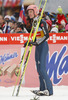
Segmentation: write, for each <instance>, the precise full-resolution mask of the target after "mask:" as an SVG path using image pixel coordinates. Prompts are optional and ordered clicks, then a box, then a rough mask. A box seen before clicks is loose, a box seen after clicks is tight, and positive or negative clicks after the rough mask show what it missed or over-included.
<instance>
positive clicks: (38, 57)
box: [35, 20, 53, 95]
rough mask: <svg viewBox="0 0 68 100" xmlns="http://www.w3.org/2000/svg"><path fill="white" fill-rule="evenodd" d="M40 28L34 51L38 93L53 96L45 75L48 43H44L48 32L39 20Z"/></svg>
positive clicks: (44, 24)
mask: <svg viewBox="0 0 68 100" xmlns="http://www.w3.org/2000/svg"><path fill="white" fill-rule="evenodd" d="M40 28H41V29H42V31H43V32H41V34H40V35H39V36H38V34H37V36H36V41H38V42H37V44H38V45H37V46H36V49H35V61H36V67H37V72H38V74H39V81H40V91H43V90H46V89H47V90H48V91H49V95H51V94H53V87H52V83H51V80H50V78H49V76H48V75H47V71H46V57H47V55H48V51H49V48H48V43H47V41H45V40H46V39H48V37H49V33H48V30H47V28H46V22H45V21H44V20H41V23H40Z"/></svg>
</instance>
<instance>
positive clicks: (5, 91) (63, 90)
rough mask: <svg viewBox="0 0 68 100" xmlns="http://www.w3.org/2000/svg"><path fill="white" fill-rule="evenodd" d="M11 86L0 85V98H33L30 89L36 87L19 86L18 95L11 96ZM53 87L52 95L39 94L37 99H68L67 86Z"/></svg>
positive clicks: (1, 99) (16, 99) (10, 99)
mask: <svg viewBox="0 0 68 100" xmlns="http://www.w3.org/2000/svg"><path fill="white" fill-rule="evenodd" d="M13 88H14V87H9V88H5V87H0V100H34V99H33V98H34V97H35V95H34V94H33V93H31V92H30V90H33V89H38V88H23V87H21V89H20V93H19V96H18V97H16V96H12V92H13ZM53 88H54V95H53V96H40V97H39V100H68V86H54V87H53ZM37 97H38V96H37ZM37 97H36V98H37Z"/></svg>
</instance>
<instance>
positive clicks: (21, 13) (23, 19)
mask: <svg viewBox="0 0 68 100" xmlns="http://www.w3.org/2000/svg"><path fill="white" fill-rule="evenodd" d="M18 22H23V23H24V24H26V17H25V10H24V6H23V4H22V8H21V11H20V15H19V19H18Z"/></svg>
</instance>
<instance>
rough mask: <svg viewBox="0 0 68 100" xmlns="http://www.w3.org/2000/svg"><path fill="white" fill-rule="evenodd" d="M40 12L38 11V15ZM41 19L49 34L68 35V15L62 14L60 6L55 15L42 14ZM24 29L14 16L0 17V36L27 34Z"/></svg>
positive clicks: (24, 26)
mask: <svg viewBox="0 0 68 100" xmlns="http://www.w3.org/2000/svg"><path fill="white" fill-rule="evenodd" d="M41 10H42V9H40V10H39V14H40V13H41ZM43 19H44V20H46V23H47V27H48V31H49V32H50V33H68V13H67V14H64V13H63V10H62V8H61V6H58V8H57V12H56V13H54V12H52V13H49V12H44V14H43ZM26 20H27V15H26ZM26 27H27V25H25V24H23V22H19V21H18V19H16V16H15V15H12V16H10V15H6V16H4V17H3V16H2V15H0V34H6V33H8V34H9V33H10V34H13V33H28V30H27V28H26ZM28 27H29V26H28Z"/></svg>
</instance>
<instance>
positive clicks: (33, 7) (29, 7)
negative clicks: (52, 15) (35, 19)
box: [27, 5, 39, 16]
mask: <svg viewBox="0 0 68 100" xmlns="http://www.w3.org/2000/svg"><path fill="white" fill-rule="evenodd" d="M30 9H32V10H34V14H35V16H37V15H38V13H39V10H38V7H37V6H36V5H29V6H28V7H27V11H28V10H30Z"/></svg>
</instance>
